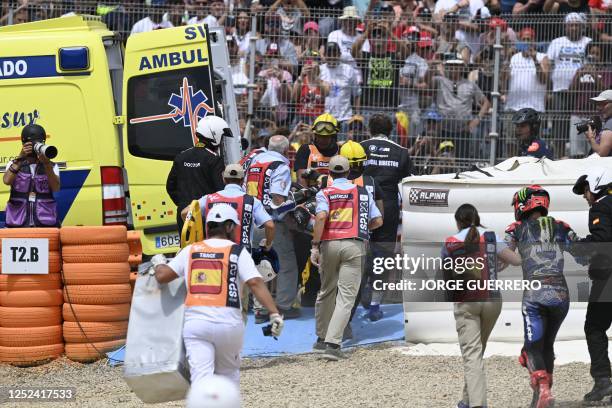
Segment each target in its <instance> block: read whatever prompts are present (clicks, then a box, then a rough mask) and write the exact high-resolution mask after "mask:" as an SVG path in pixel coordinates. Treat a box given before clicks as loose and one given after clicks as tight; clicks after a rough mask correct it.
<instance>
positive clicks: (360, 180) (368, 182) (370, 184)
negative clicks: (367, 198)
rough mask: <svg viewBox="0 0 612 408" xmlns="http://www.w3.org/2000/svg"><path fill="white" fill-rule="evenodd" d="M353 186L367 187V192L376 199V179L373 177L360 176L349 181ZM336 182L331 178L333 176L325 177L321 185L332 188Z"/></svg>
mask: <svg viewBox="0 0 612 408" xmlns="http://www.w3.org/2000/svg"><path fill="white" fill-rule="evenodd" d="M349 181H350V182H351V183H352V184H354V185H356V186H359V187H365V189H366V190H368V191H369V192H370V194H372V197H374V198H376V197H375V191H376V189H375V188H374V179H373V178H372V177H371V176H365V177H364V176H363V175H361V176H359V177H357V178H356V179H352V180H349ZM333 182H334V180H333V179H332V178H331V176H324V178H323V179H322V180H321V185H322V186H323V185H324V186H325V187H331V186H332V183H333Z"/></svg>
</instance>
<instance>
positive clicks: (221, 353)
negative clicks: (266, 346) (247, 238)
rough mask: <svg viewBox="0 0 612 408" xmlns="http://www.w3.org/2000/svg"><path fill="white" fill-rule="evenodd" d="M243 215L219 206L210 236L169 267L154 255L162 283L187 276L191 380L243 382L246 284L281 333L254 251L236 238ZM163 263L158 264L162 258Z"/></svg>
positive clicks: (185, 334) (212, 214)
mask: <svg viewBox="0 0 612 408" xmlns="http://www.w3.org/2000/svg"><path fill="white" fill-rule="evenodd" d="M238 224H239V222H238V214H237V212H236V210H234V209H233V208H232V207H231V206H230V205H228V204H218V205H215V206H213V207H212V208H211V209H210V211H209V212H208V217H207V219H206V236H207V237H209V239H205V240H204V241H201V242H197V243H195V244H192V245H188V246H187V247H185V248H183V249H182V250H181V252H179V253H178V254H177V256H176V257H175V258H174V259H172V260H171V261H170V262H169V263H168V264H167V265H166V264H164V263H158V262H159V261H158V260H157V259H155V258H156V257H157V255H156V257H154V259H152V260H151V261H152V262H153V263H154V264H156V265H155V278H156V279H157V281H158V282H159V283H160V284H164V283H168V282H170V281H172V280H174V279H176V278H177V277H179V276H181V277H184V278H185V282H186V283H187V297H186V298H185V306H186V307H185V325H184V327H183V339H184V341H185V348H186V351H187V360H188V361H189V367H190V370H191V383H195V382H196V381H197V380H199V379H201V378H204V377H207V376H210V375H213V374H217V375H222V376H225V377H228V378H229V379H231V380H232V381H234V383H236V385H239V383H240V350H241V349H242V341H243V337H244V324H243V322H242V315H241V312H240V310H241V306H240V293H241V285H242V284H243V283H246V284H247V285H248V286H249V289H250V291H251V293H253V295H254V296H255V297H256V298H257V300H259V301H260V302H261V304H262V305H263V306H264V307H265V308H266V309H267V310H269V311H270V323H271V326H272V327H271V332H272V335H273V336H279V335H280V333H281V331H282V329H283V318H282V316H281V315H280V314H279V313H278V309H277V307H276V305H275V304H274V301H273V300H272V296H271V295H270V292H268V289H267V287H266V285H265V284H264V281H263V279H262V278H261V275H260V274H259V272H258V271H257V269H256V268H255V263H254V262H253V259H252V258H251V256H250V255H249V253H248V252H247V251H246V250H245V249H244V248H243V247H242V246H240V245H236V244H235V243H234V242H232V241H231V240H230V238H231V237H232V236H233V233H234V228H236V225H238ZM156 261H157V262H156Z"/></svg>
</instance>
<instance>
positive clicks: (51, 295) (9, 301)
mask: <svg viewBox="0 0 612 408" xmlns="http://www.w3.org/2000/svg"><path fill="white" fill-rule="evenodd" d="M63 302H64V299H63V297H62V290H61V289H52V290H19V291H0V306H7V307H38V306H61V305H62V303H63Z"/></svg>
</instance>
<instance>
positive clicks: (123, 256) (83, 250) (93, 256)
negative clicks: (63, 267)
mask: <svg viewBox="0 0 612 408" xmlns="http://www.w3.org/2000/svg"><path fill="white" fill-rule="evenodd" d="M129 255H130V250H129V247H128V244H127V243H123V244H95V245H70V246H65V247H63V248H62V258H63V261H64V263H112V262H127V261H128V257H129Z"/></svg>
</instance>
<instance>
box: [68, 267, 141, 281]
mask: <svg viewBox="0 0 612 408" xmlns="http://www.w3.org/2000/svg"><path fill="white" fill-rule="evenodd" d="M129 282H130V264H128V263H127V262H117V263H67V264H64V284H65V285H108V284H113V283H129Z"/></svg>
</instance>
